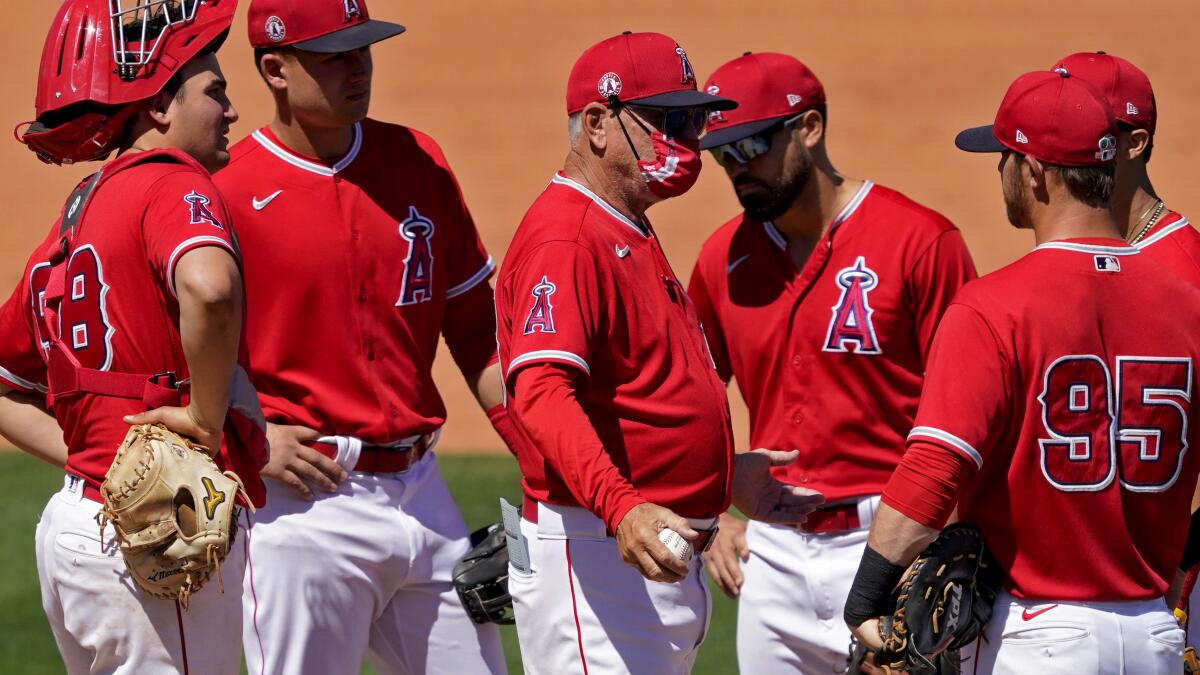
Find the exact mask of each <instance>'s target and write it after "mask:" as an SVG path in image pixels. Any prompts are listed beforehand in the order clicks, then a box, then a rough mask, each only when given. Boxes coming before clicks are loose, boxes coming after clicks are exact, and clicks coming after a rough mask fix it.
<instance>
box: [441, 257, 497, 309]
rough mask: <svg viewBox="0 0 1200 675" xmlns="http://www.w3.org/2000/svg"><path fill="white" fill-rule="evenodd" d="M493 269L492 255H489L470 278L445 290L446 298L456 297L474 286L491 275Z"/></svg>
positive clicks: (494, 267)
mask: <svg viewBox="0 0 1200 675" xmlns="http://www.w3.org/2000/svg"><path fill="white" fill-rule="evenodd" d="M494 269H496V263H495V262H494V261H493V260H492V256H490V255H489V256H488V259H487V262H486V263H484V264H483V267H482V268H481V269H480V270H479V271H478V272H476V273H475V274H473V275H471V278H470V279H467V280H466V281H464V282H462V283H461V284H459V285H457V286H455V287H453V288H450V289H448V290H447V291H446V299H447V300H449V299H450V298H454V297H458V296H460V295H462V294H463V293H466V292H467V291H469V290H471V289H472V288H475V287H476V286H478V285H479V283H480V282H481V281H483V280H484V279H487V278H488V277H489V276H491V274H492V270H494Z"/></svg>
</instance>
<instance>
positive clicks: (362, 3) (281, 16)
mask: <svg viewBox="0 0 1200 675" xmlns="http://www.w3.org/2000/svg"><path fill="white" fill-rule="evenodd" d="M246 23H247V26H248V27H249V29H250V46H252V47H255V48H259V47H283V46H289V45H290V46H292V47H295V48H296V49H302V50H304V51H306V52H317V53H321V54H335V53H338V52H349V51H353V50H355V49H361V48H363V47H366V46H367V45H370V44H374V43H376V42H379V41H380V40H386V39H388V38H390V37H393V36H396V35H399V34H401V33H403V32H404V26H401V25H400V24H396V23H389V22H387V21H376V20H374V19H372V18H371V17H370V15H369V14H367V2H366V0H252V1H251V3H250V12H249V15H248V17H247V20H246Z"/></svg>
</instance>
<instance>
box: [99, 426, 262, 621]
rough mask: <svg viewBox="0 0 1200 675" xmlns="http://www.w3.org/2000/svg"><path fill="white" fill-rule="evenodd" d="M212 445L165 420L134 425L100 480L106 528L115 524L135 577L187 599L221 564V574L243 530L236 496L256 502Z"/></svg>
mask: <svg viewBox="0 0 1200 675" xmlns="http://www.w3.org/2000/svg"><path fill="white" fill-rule="evenodd" d="M206 450H207V449H206V448H205V447H204V446H201V445H196V444H194V443H192V442H191V441H189V440H187V439H186V438H184V437H182V436H180V435H178V434H176V433H175V432H173V431H170V430H169V429H167V428H166V427H164V426H161V425H158V424H153V425H152V424H139V425H135V426H132V427H130V428H129V433H128V434H126V436H125V441H124V442H123V443H121V447H120V448H119V449H118V450H117V456H116V458H115V459H113V463H112V466H111V467H110V468H109V470H108V474H107V475H105V477H104V484H103V485H101V486H100V494H101V495H102V496H103V498H104V506H103V508H102V509H101V510H100V514H99V515H98V516H97V517H96V519H97V521H98V522H99V523H100V532H101V534H103V532H104V526H105V525H106V524H109V523H111V524H112V525H113V528H114V529H115V530H116V532H117V542H118V544H119V545H120V547H121V554H122V556H123V557H124V558H125V566H126V567H127V568H129V574H130V576H132V577H133V580H134V582H136V583H137V585H138V586H139V587H141V589H142V590H143V591H145V592H147V593H149V594H150V595H153V596H155V597H158V598H166V599H170V600H177V601H179V603H180V604H181V605H183V606H184V607H187V601H188V596H190V595H191V594H192V593H195V592H196V591H198V590H200V588H201V587H202V586H204V584H205V583H206V582H207V581H208V580H209V579H210V578H211V577H212V575H213V572H214V571H215V572H216V573H217V579H218V581H220V571H221V561H222V560H224V559H225V555H226V554H227V553H228V552H229V548H230V546H232V545H233V538H234V535H235V533H236V532H237V525H236V523H234V522H233V515H234V500H235V499H236V498H237V497H238V495H243V501H244V502H245V503H246V504H249V503H250V500H249V499H246V498H244V494H245V491H244V489H243V488H242V482H241V480H239V479H238V477H237V475H236V474H234V473H233V472H230V471H226V472H224V473H222V472H221V470H220V469H218V468H217V465H216V464H215V463H214V462H213V460H212V458H211V457H209V455H208V452H207V451H206ZM224 589H225V586H224V583H223V582H222V584H221V590H222V591H224Z"/></svg>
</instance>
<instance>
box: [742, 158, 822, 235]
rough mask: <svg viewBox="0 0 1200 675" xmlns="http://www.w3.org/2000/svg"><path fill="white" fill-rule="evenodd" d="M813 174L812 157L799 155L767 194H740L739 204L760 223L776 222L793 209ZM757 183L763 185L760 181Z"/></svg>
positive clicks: (769, 187)
mask: <svg viewBox="0 0 1200 675" xmlns="http://www.w3.org/2000/svg"><path fill="white" fill-rule="evenodd" d="M812 172H813V161H812V157H811V156H810V155H809V154H808V153H807V152H800V153H797V155H796V159H795V161H793V162H792V163H791V164H790V165H789V166H787V167H785V168H784V170H783V172H782V173H780V175H779V178H778V179H777V180H776V181H775V184H774V185H769V186H766V187H767V188H768V189H767V191H766V192H765V193H761V192H758V193H750V194H743V193H741V192H738V193H737V197H738V202H740V203H741V205H742V208H744V209H745V210H746V215H748V216H750V217H751V218H753V219H755V220H757V221H759V222H767V221H769V220H774V219H776V218H778V217H779V216H782V215H783V214H784V213H787V210H788V209H790V208H792V204H794V203H795V202H796V199H797V198H798V197H799V196H800V194H801V193H802V192H804V188H805V187H806V186H807V185H808V181H809V179H811V178H812ZM755 182H757V183H759V184H760V185H762V183H761V182H759V181H755Z"/></svg>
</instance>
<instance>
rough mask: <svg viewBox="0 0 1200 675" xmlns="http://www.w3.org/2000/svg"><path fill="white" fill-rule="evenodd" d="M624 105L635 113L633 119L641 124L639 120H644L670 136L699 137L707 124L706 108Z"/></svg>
mask: <svg viewBox="0 0 1200 675" xmlns="http://www.w3.org/2000/svg"><path fill="white" fill-rule="evenodd" d="M625 107H627V108H629V109H631V110H632V111H634V112H636V113H637V114H636V115H634V116H633V119H634V121H637V122H638V123H639V124H641V121H642V120H645V122H646V124H648V125H650V126H652V127H654V128H655V129H658V130H659V131H661V132H663V133H664V134H666V135H667V136H670V137H671V138H700V135H701V134H703V133H704V129H705V127H706V126H707V125H708V109H707V108H651V107H647V106H638V105H627V106H625ZM639 118H640V119H639ZM643 128H644V127H643Z"/></svg>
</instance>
